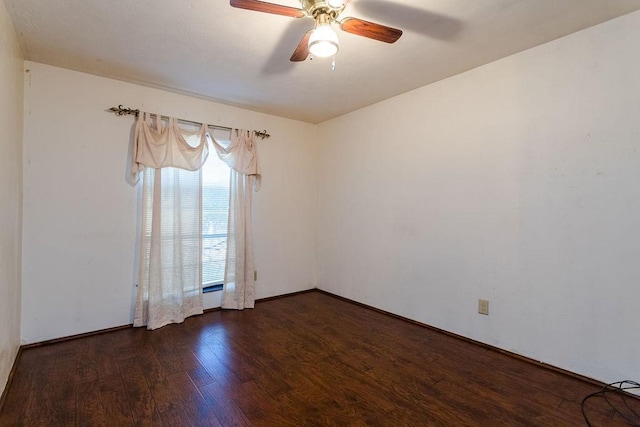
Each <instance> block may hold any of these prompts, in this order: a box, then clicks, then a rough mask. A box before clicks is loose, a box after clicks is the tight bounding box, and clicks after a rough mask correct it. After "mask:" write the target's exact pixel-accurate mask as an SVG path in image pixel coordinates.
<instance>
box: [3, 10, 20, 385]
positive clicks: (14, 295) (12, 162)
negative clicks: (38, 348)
mask: <svg viewBox="0 0 640 427" xmlns="http://www.w3.org/2000/svg"><path fill="white" fill-rule="evenodd" d="M22 79H23V73H22V54H21V53H20V48H19V46H18V40H17V38H16V36H15V33H14V30H13V25H12V24H11V21H9V15H8V14H7V10H6V9H5V6H4V3H3V2H0V93H1V94H2V96H0V394H2V391H3V390H4V388H5V385H6V383H7V378H8V377H9V372H10V371H11V366H12V365H13V361H14V359H15V357H16V354H17V353H18V347H19V346H20V286H21V277H20V273H21V271H20V264H21V258H22V257H21V252H22V249H21V244H22V103H23V94H22Z"/></svg>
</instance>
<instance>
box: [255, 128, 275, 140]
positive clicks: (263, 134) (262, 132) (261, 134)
mask: <svg viewBox="0 0 640 427" xmlns="http://www.w3.org/2000/svg"><path fill="white" fill-rule="evenodd" d="M254 132H255V134H256V136H257V137H258V138H262V139H265V138H270V137H271V135H269V134H268V133H267V130H266V129H265V130H254Z"/></svg>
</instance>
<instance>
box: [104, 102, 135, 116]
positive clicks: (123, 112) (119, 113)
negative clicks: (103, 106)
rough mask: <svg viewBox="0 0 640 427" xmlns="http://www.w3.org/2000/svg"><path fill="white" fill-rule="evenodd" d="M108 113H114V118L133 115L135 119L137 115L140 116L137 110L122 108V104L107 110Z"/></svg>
mask: <svg viewBox="0 0 640 427" xmlns="http://www.w3.org/2000/svg"><path fill="white" fill-rule="evenodd" d="M108 111H112V112H114V113H115V115H116V116H126V115H129V114H133V115H134V116H136V117H137V116H138V114H140V110H138V109H136V110H132V109H131V108H124V107H123V106H122V104H120V105H118V106H117V107H111V108H109V110H108Z"/></svg>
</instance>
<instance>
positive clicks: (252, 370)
mask: <svg viewBox="0 0 640 427" xmlns="http://www.w3.org/2000/svg"><path fill="white" fill-rule="evenodd" d="M597 390H598V387H597V386H594V385H592V384H589V383H587V382H583V381H580V380H579V379H575V378H571V377H569V376H566V375H563V374H561V373H556V372H553V371H550V370H548V369H544V368H540V367H537V366H535V365H533V364H531V363H527V362H525V361H522V360H518V359H516V358H513V357H510V356H508V355H504V354H501V353H499V352H497V351H493V350H491V349H488V348H485V347H483V346H479V345H475V344H472V343H468V342H466V341H463V340H460V339H457V338H455V337H451V336H448V335H445V334H442V333H439V332H437V331H433V330H430V329H427V328H424V327H421V326H419V325H415V324H412V323H409V322H405V321H402V320H399V319H396V318H393V317H391V316H387V315H385V314H383V313H379V312H377V311H374V310H370V309H367V308H365V307H361V306H358V305H355V304H352V303H349V302H347V301H343V300H341V299H338V298H335V297H332V296H330V295H326V294H324V293H321V292H308V293H302V294H297V295H293V296H289V297H284V298H279V299H273V300H269V301H265V302H260V303H258V304H257V306H256V308H255V309H254V310H245V311H242V312H238V311H216V312H211V313H207V314H204V315H202V316H196V317H192V318H189V319H188V320H187V321H186V322H185V323H183V324H181V325H169V326H166V327H164V328H161V329H159V330H156V331H147V330H144V329H133V328H131V329H123V330H119V331H115V332H109V333H105V334H101V335H95V336H89V337H85V338H79V339H76V340H70V341H64V342H59V343H55V344H51V345H44V346H40V347H34V348H28V349H25V350H24V351H23V352H22V356H21V358H20V360H19V363H18V365H17V369H16V374H15V378H14V381H13V383H12V384H11V386H10V388H9V389H8V392H7V395H6V402H5V406H4V408H3V409H2V412H0V425H1V426H45V425H46V426H73V425H78V426H129V425H171V426H190V425H194V426H232V425H233V426H235V425H239V426H365V425H366V426H463V425H480V426H498V425H508V426H514V425H535V426H543V425H549V426H564V425H566V426H579V425H586V424H585V422H584V419H583V417H582V414H581V412H580V402H581V400H582V398H583V397H584V396H586V395H588V394H589V393H592V392H594V391H597ZM587 409H588V414H589V416H590V420H591V421H592V425H594V426H601V425H602V426H604V425H606V426H616V425H628V424H627V423H625V421H624V420H623V419H622V418H621V417H620V416H619V415H616V414H615V413H614V411H612V410H611V409H607V407H606V405H604V404H603V403H602V402H601V400H598V399H594V400H593V402H590V403H589V407H588V408H587Z"/></svg>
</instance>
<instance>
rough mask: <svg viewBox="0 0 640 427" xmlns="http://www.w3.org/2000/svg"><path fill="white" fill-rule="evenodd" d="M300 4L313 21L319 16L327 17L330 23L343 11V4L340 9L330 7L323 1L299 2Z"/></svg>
mask: <svg viewBox="0 0 640 427" xmlns="http://www.w3.org/2000/svg"><path fill="white" fill-rule="evenodd" d="M301 2H302V8H303V9H304V10H306V11H307V13H308V14H309V16H312V17H313V18H314V19H316V18H317V17H318V16H320V15H328V16H329V17H331V20H332V21H335V19H336V18H337V17H338V15H340V12H342V11H343V10H344V2H343V3H342V5H341V6H340V7H332V6H331V5H330V4H329V2H327V1H325V0H301Z"/></svg>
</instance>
